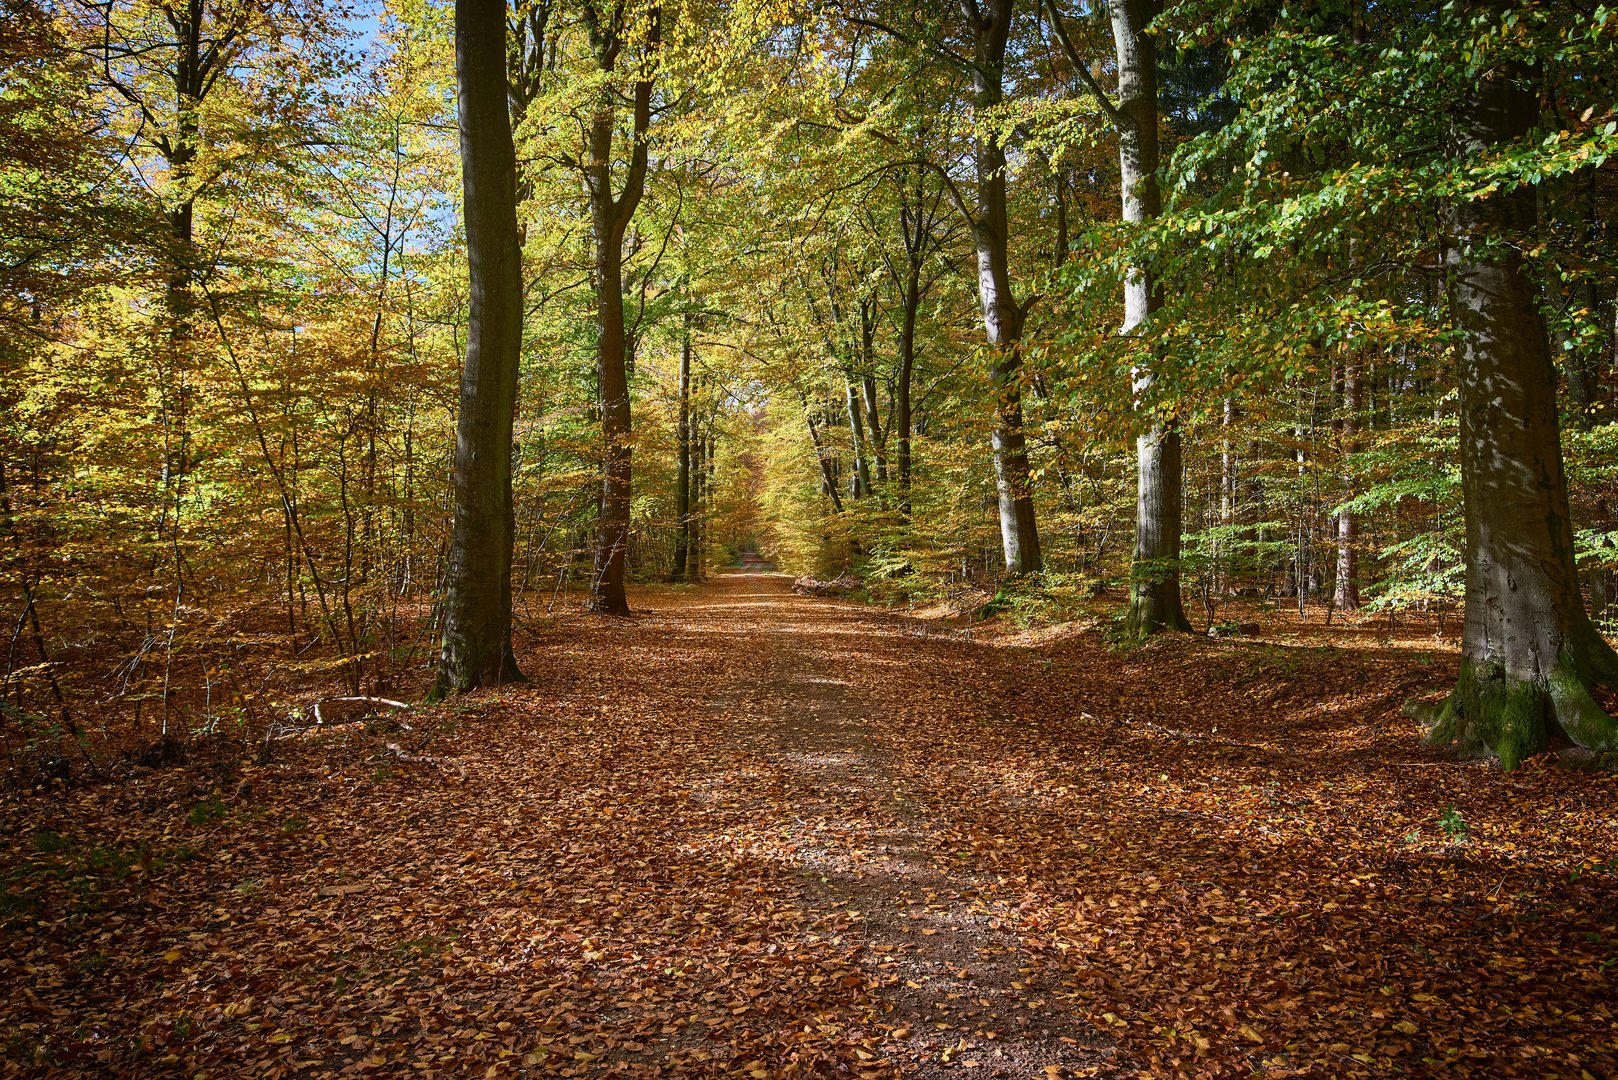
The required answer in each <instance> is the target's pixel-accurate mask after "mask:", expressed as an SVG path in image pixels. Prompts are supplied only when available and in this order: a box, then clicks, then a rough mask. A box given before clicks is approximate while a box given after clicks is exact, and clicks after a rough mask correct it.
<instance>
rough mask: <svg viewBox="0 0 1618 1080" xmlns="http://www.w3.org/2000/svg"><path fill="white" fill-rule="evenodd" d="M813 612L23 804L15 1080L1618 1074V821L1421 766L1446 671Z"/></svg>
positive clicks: (829, 605)
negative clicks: (1615, 988) (1417, 691)
mask: <svg viewBox="0 0 1618 1080" xmlns="http://www.w3.org/2000/svg"><path fill="white" fill-rule="evenodd" d="M787 585H788V581H787V579H785V578H781V577H778V576H771V575H760V574H734V575H720V576H717V577H716V578H715V580H714V582H713V583H712V584H709V585H705V586H701V587H698V588H695V589H693V588H690V587H658V588H651V589H646V590H634V591H633V592H632V595H633V596H634V597H635V600H636V602H637V607H640V608H641V609H642V614H640V615H638V616H636V617H635V618H634V619H633V620H632V621H628V622H609V621H602V620H600V619H593V618H591V617H589V616H583V615H573V616H569V617H566V618H561V619H557V620H555V621H554V622H551V623H546V624H541V626H540V627H539V628H538V629H537V630H536V631H535V632H534V633H533V635H532V636H531V637H526V638H524V639H522V644H521V648H520V657H521V660H522V663H523V665H524V668H525V669H526V670H531V671H534V672H536V673H543V674H536V678H535V681H534V682H533V683H532V684H529V685H523V686H517V687H513V688H510V689H506V690H501V691H498V692H491V693H488V694H485V695H480V696H478V697H477V698H476V699H473V700H471V701H468V702H467V703H466V704H452V705H449V706H436V707H428V708H422V709H417V710H412V711H410V712H409V713H407V714H406V715H407V716H408V718H409V722H410V724H411V725H412V728H413V730H412V731H410V732H406V733H396V734H393V735H391V736H384V735H375V734H373V735H366V734H365V733H364V731H363V726H362V725H352V726H350V727H349V728H347V729H346V730H334V731H333V732H332V733H331V734H329V735H327V736H325V737H324V738H322V739H319V740H310V739H303V740H294V741H291V742H289V743H287V744H284V745H283V746H280V747H277V748H276V751H275V753H274V754H273V756H271V757H270V758H269V760H268V761H266V762H264V763H262V764H251V765H245V766H241V765H239V766H236V767H233V768H229V769H226V770H225V771H224V772H222V773H216V772H213V771H211V770H200V769H199V770H186V771H176V770H165V771H157V772H153V773H151V774H149V775H147V776H145V777H142V778H140V779H138V780H135V781H132V782H130V783H128V784H126V785H124V786H122V787H120V788H119V789H117V790H116V791H115V792H112V793H108V792H107V791H106V790H105V789H90V790H87V791H84V792H81V793H78V794H76V795H75V796H73V797H72V798H70V799H68V800H66V801H65V802H61V803H56V802H33V803H30V804H27V806H26V807H25V808H18V807H15V806H13V807H8V808H7V809H6V811H5V814H6V821H5V826H6V831H7V833H8V834H10V835H32V836H33V837H35V845H34V846H35V851H34V853H33V854H32V855H31V856H30V861H31V862H32V864H33V865H32V867H31V868H30V869H29V870H28V871H27V873H26V876H23V877H21V880H22V881H23V882H25V883H26V884H27V885H28V886H29V887H30V888H32V889H37V890H39V893H38V895H37V900H38V903H39V904H40V907H39V908H38V910H37V912H36V913H35V914H34V915H33V916H32V917H24V918H23V919H22V921H21V922H20V923H19V922H17V921H15V920H16V919H17V915H16V914H15V913H14V914H13V916H12V917H13V920H14V921H13V923H12V924H11V925H10V926H9V927H8V929H7V931H6V934H7V944H8V948H7V954H8V960H7V961H6V964H5V966H4V968H3V969H0V978H3V982H4V995H3V1000H4V1001H5V1003H6V1004H5V1006H4V1013H3V1016H0V1023H3V1025H4V1028H5V1030H6V1031H7V1032H8V1033H9V1037H10V1039H11V1040H12V1044H11V1053H12V1055H13V1056H12V1058H11V1060H12V1062H13V1068H15V1067H16V1066H17V1064H18V1063H19V1062H20V1061H21V1060H22V1059H20V1058H18V1057H16V1056H15V1055H16V1054H17V1052H18V1051H19V1050H21V1049H23V1048H24V1047H26V1048H28V1049H30V1050H32V1051H34V1052H36V1053H37V1054H38V1055H39V1056H38V1057H36V1058H35V1060H36V1062H39V1063H41V1064H43V1063H45V1062H49V1063H51V1064H53V1065H54V1066H55V1068H56V1071H59V1072H61V1073H81V1074H82V1073H96V1072H102V1071H105V1072H108V1073H113V1072H116V1073H128V1074H133V1075H168V1074H174V1075H186V1076H233V1075H244V1074H252V1075H262V1076H275V1075H283V1074H284V1075H304V1076H323V1075H333V1076H336V1075H355V1074H362V1073H375V1074H377V1075H446V1076H475V1075H484V1074H485V1073H486V1072H487V1073H488V1074H489V1075H495V1076H501V1075H522V1074H525V1073H526V1074H531V1075H576V1076H586V1075H598V1074H599V1075H647V1076H655V1075H695V1076H708V1075H713V1076H729V1075H742V1076H746V1075H753V1076H760V1075H769V1076H799V1075H802V1076H819V1075H848V1076H873V1077H877V1076H898V1075H919V1076H938V1075H946V1074H953V1073H954V1072H955V1071H956V1070H960V1071H962V1074H963V1075H968V1076H971V1075H977V1076H999V1077H1011V1076H1016V1077H1023V1076H1029V1077H1057V1076H1096V1077H1101V1076H1133V1075H1140V1074H1142V1073H1145V1074H1150V1075H1171V1074H1172V1075H1197V1074H1204V1075H1247V1074H1257V1075H1273V1076H1304V1075H1309V1076H1320V1075H1331V1076H1355V1075H1388V1074H1419V1075H1437V1074H1443V1075H1453V1076H1474V1075H1475V1076H1499V1075H1506V1074H1521V1075H1536V1076H1544V1075H1558V1076H1562V1075H1566V1076H1580V1075H1592V1076H1606V1075H1611V1073H1612V1070H1613V1069H1614V1068H1615V1067H1618V1017H1615V1015H1614V1005H1613V998H1612V994H1611V989H1612V975H1611V972H1610V969H1611V968H1612V967H1613V966H1615V961H1618V951H1615V950H1618V932H1615V929H1614V920H1615V913H1618V876H1615V875H1614V873H1613V866H1612V856H1613V848H1612V835H1613V829H1614V827H1615V823H1614V821H1613V820H1612V816H1613V812H1614V805H1613V802H1612V799H1611V792H1612V787H1611V783H1610V780H1609V781H1606V782H1603V783H1601V784H1600V785H1598V786H1592V780H1591V778H1590V777H1589V776H1588V775H1584V774H1580V773H1576V772H1571V771H1569V770H1565V769H1557V768H1552V767H1528V768H1524V769H1521V770H1518V771H1517V772H1514V773H1509V774H1502V773H1500V772H1498V771H1497V770H1493V769H1491V768H1489V767H1488V766H1487V765H1486V764H1484V763H1482V762H1471V763H1461V762H1455V761H1452V760H1448V759H1447V758H1446V757H1444V756H1442V755H1440V754H1439V753H1437V752H1436V751H1432V750H1421V749H1418V748H1414V747H1413V746H1412V743H1413V739H1412V737H1411V729H1412V728H1413V727H1414V725H1413V724H1412V723H1411V722H1410V721H1408V720H1404V719H1402V718H1399V717H1397V714H1396V712H1394V713H1390V710H1389V702H1390V701H1397V700H1400V699H1402V697H1403V696H1404V695H1406V694H1408V693H1409V692H1410V690H1411V688H1412V687H1413V686H1419V685H1422V684H1424V683H1426V682H1428V681H1430V679H1431V677H1432V676H1431V674H1430V673H1429V672H1428V671H1426V670H1425V668H1424V661H1425V662H1430V663H1432V664H1434V665H1436V666H1438V667H1439V668H1440V669H1441V672H1440V673H1442V669H1451V670H1452V669H1453V668H1454V665H1455V655H1454V652H1453V650H1434V651H1431V652H1421V651H1417V650H1415V649H1411V648H1405V649H1399V648H1387V647H1379V646H1377V645H1376V644H1375V643H1374V642H1370V643H1367V644H1366V645H1364V646H1344V647H1329V646H1322V645H1313V646H1311V645H1308V644H1304V643H1297V644H1289V645H1276V644H1263V643H1255V642H1248V641H1217V642H1216V641H1209V640H1200V641H1199V640H1191V639H1186V640H1178V641H1165V642H1161V643H1158V644H1154V645H1151V646H1148V647H1146V648H1144V649H1142V650H1139V651H1137V652H1135V653H1131V654H1126V655H1122V656H1120V655H1117V654H1114V653H1110V652H1109V651H1108V650H1107V649H1106V648H1105V647H1102V646H1100V645H1098V643H1097V642H1096V640H1095V637H1094V634H1093V633H1087V634H1078V635H1075V636H1072V637H1067V638H1063V639H1061V640H1057V641H1054V642H1050V643H1046V644H1021V643H1018V640H1019V639H1018V638H1017V636H1015V635H1013V636H1012V637H1010V638H1008V639H1004V640H996V639H995V638H994V637H993V636H992V635H988V634H985V635H984V636H983V637H981V638H969V637H966V636H964V635H962V634H961V633H959V632H955V631H951V630H949V629H947V628H939V627H937V626H932V625H930V624H926V623H922V622H920V621H918V620H915V619H912V618H908V617H903V616H896V615H893V614H890V613H888V612H885V611H882V610H878V609H872V608H868V607H862V606H858V605H852V604H848V603H844V602H839V601H833V600H825V599H818V598H803V597H797V596H793V595H792V594H791V593H790V592H789V591H788V588H787ZM627 655H633V656H635V657H636V658H637V660H636V663H634V664H633V665H630V666H627V667H626V666H625V665H623V663H622V660H623V658H624V657H625V656H627ZM392 739H398V740H399V741H401V742H402V743H404V744H405V745H406V746H409V747H412V748H416V749H418V750H419V753H418V757H419V758H420V760H417V761H414V762H404V761H400V760H398V759H397V757H396V756H395V755H394V754H392V753H390V752H388V751H387V750H386V749H385V748H384V747H383V742H384V740H392ZM418 744H419V745H418ZM429 756H430V757H431V758H433V759H435V760H434V761H429V760H426V759H427V758H428V757H429ZM451 763H453V765H451ZM463 773H464V775H463ZM14 875H15V871H14ZM12 880H14V881H15V880H18V878H17V877H16V876H14V877H13V879H12ZM28 940H32V942H33V944H32V945H31V946H27V945H24V944H23V943H24V942H26V941H28ZM45 1071H50V1070H45Z"/></svg>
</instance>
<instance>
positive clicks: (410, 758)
mask: <svg viewBox="0 0 1618 1080" xmlns="http://www.w3.org/2000/svg"><path fill="white" fill-rule="evenodd" d="M382 745H383V746H385V747H387V748H388V749H389V750H391V751H393V754H394V756H395V757H397V758H398V759H399V760H400V761H404V762H409V763H410V764H412V765H431V766H433V767H434V768H436V769H438V770H439V771H440V772H445V771H448V770H449V769H452V768H453V769H454V770H455V771H456V774H457V775H458V776H459V777H460V779H462V780H465V779H466V766H465V765H463V764H462V763H461V762H459V761H457V760H455V759H454V758H441V757H433V756H432V755H431V754H410V753H406V752H405V751H404V750H403V749H402V748H401V747H400V746H399V744H398V743H391V742H390V743H383V744H382Z"/></svg>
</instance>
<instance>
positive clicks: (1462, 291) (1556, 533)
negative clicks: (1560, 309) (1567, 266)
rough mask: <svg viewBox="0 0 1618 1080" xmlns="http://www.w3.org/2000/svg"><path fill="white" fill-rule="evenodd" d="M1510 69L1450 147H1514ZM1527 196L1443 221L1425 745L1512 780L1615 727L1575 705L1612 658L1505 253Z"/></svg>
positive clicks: (1526, 209)
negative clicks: (1460, 569) (1554, 745)
mask: <svg viewBox="0 0 1618 1080" xmlns="http://www.w3.org/2000/svg"><path fill="white" fill-rule="evenodd" d="M1526 74H1527V73H1526V72H1523V71H1520V70H1518V71H1512V70H1505V71H1497V72H1496V73H1494V74H1491V75H1490V76H1489V77H1488V78H1486V79H1484V80H1483V81H1482V82H1481V83H1479V84H1478V86H1477V89H1476V91H1475V92H1474V96H1473V97H1472V98H1471V100H1469V101H1467V102H1464V103H1463V104H1462V105H1461V112H1460V120H1459V122H1458V132H1457V133H1458V135H1459V136H1460V138H1461V141H1462V143H1463V145H1464V146H1465V148H1466V149H1467V150H1469V151H1477V150H1481V149H1485V148H1489V147H1494V146H1499V145H1502V144H1507V143H1511V142H1513V141H1515V140H1517V139H1519V138H1521V137H1523V136H1524V135H1526V134H1527V133H1528V132H1529V131H1530V130H1531V129H1532V128H1533V126H1534V124H1535V122H1536V120H1537V115H1538V107H1539V106H1538V97H1537V95H1536V93H1535V91H1534V90H1533V89H1531V88H1530V86H1529V83H1528V79H1527V77H1526ZM1533 217H1534V199H1533V195H1532V193H1531V192H1530V191H1525V190H1518V191H1512V192H1507V193H1503V194H1501V193H1497V194H1494V195H1491V196H1488V197H1486V198H1483V199H1479V200H1477V201H1473V202H1468V203H1459V204H1455V205H1451V206H1450V207H1448V208H1447V210H1446V213H1445V218H1446V221H1445V224H1446V227H1447V228H1446V231H1447V233H1448V241H1449V244H1450V251H1449V262H1450V266H1451V269H1452V272H1453V286H1452V293H1451V298H1450V306H1451V311H1452V315H1453V318H1454V320H1455V323H1456V325H1457V327H1458V328H1459V329H1460V330H1461V331H1462V335H1463V337H1462V345H1461V348H1460V408H1461V417H1460V420H1461V482H1462V492H1463V497H1464V501H1465V506H1466V555H1467V558H1466V625H1465V629H1464V632H1463V635H1462V641H1461V654H1462V656H1461V675H1460V679H1459V681H1458V682H1457V684H1456V687H1455V690H1454V692H1453V693H1452V694H1451V695H1450V697H1449V700H1448V701H1447V702H1446V703H1445V705H1444V707H1443V709H1442V710H1441V711H1440V713H1439V714H1438V717H1437V722H1436V724H1435V726H1434V728H1433V730H1432V733H1431V737H1432V738H1433V739H1434V740H1435V741H1439V742H1452V741H1453V742H1458V743H1461V744H1462V745H1464V746H1467V747H1471V748H1477V749H1483V750H1486V751H1488V752H1490V753H1492V754H1494V755H1496V756H1497V757H1498V758H1499V759H1500V764H1501V766H1502V767H1504V768H1507V769H1510V768H1514V767H1515V766H1516V765H1517V764H1518V763H1520V762H1521V761H1522V760H1523V759H1524V758H1527V757H1529V756H1531V755H1533V754H1537V753H1539V752H1541V751H1543V750H1544V749H1545V748H1546V746H1547V744H1548V741H1549V739H1550V737H1551V736H1552V735H1553V734H1557V733H1562V734H1565V735H1566V736H1567V737H1568V738H1570V739H1572V740H1573V741H1574V742H1576V743H1578V744H1580V745H1582V746H1586V747H1590V748H1592V749H1596V750H1603V751H1610V750H1618V723H1615V721H1614V720H1613V718H1612V717H1611V716H1609V715H1608V714H1607V712H1606V710H1605V709H1603V708H1602V707H1601V705H1600V704H1599V703H1598V702H1597V701H1596V700H1595V698H1594V697H1593V696H1592V695H1591V693H1590V687H1591V686H1592V685H1595V684H1603V685H1606V686H1609V687H1618V655H1614V653H1613V650H1612V649H1611V648H1610V647H1609V646H1608V645H1607V644H1606V642H1605V641H1603V640H1602V639H1601V637H1600V635H1598V634H1597V633H1596V630H1595V627H1594V626H1593V625H1592V624H1591V622H1590V619H1589V617H1588V616H1587V615H1586V614H1585V611H1584V604H1583V601H1582V598H1581V597H1580V595H1579V588H1578V579H1577V577H1576V574H1575V571H1574V562H1573V528H1572V523H1571V522H1570V520H1569V517H1568V498H1567V481H1566V478H1565V475H1564V472H1563V467H1562V452H1561V441H1560V433H1559V431H1558V428H1557V414H1556V382H1555V373H1554V369H1553V367H1552V364H1551V357H1550V352H1549V349H1548V348H1547V347H1546V336H1545V327H1544V323H1543V321H1542V317H1541V315H1540V313H1539V309H1538V307H1537V305H1536V295H1535V289H1534V285H1533V282H1532V281H1530V280H1529V277H1528V275H1527V273H1526V272H1525V268H1524V265H1523V262H1522V257H1521V255H1520V254H1519V251H1520V247H1519V244H1520V241H1521V238H1522V235H1523V233H1524V232H1526V231H1527V230H1529V229H1531V228H1532V226H1533Z"/></svg>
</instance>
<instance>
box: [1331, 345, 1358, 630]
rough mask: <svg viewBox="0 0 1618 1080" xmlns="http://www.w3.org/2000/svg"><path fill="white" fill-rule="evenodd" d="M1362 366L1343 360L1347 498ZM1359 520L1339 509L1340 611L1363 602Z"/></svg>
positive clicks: (1342, 444)
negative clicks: (1358, 544)
mask: <svg viewBox="0 0 1618 1080" xmlns="http://www.w3.org/2000/svg"><path fill="white" fill-rule="evenodd" d="M1360 405H1361V401H1360V370H1359V365H1358V364H1356V363H1355V362H1354V361H1353V360H1345V361H1343V415H1342V419H1341V420H1340V421H1339V422H1338V435H1339V445H1340V447H1341V453H1342V455H1343V459H1344V460H1343V499H1344V500H1345V501H1346V500H1348V499H1350V498H1352V497H1353V495H1354V474H1353V470H1352V469H1351V468H1350V466H1349V462H1348V458H1349V456H1350V455H1351V454H1353V453H1354V451H1355V450H1357V449H1358V448H1359V447H1358V441H1357V440H1358V436H1359V414H1360ZM1358 539H1359V522H1358V521H1357V520H1356V518H1355V514H1354V511H1352V510H1348V509H1343V510H1339V511H1338V512H1337V587H1336V592H1335V594H1334V596H1333V599H1332V606H1333V607H1335V608H1336V609H1337V610H1338V611H1357V610H1359V606H1360V582H1359V551H1358V549H1357V547H1356V546H1355V545H1356V544H1357V543H1358Z"/></svg>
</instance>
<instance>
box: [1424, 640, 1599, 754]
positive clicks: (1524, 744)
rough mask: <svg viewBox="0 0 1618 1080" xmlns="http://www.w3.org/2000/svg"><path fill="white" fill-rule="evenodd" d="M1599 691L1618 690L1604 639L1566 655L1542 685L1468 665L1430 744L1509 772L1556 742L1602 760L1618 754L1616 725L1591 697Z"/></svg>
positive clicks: (1439, 716) (1484, 665) (1497, 668)
mask: <svg viewBox="0 0 1618 1080" xmlns="http://www.w3.org/2000/svg"><path fill="white" fill-rule="evenodd" d="M1599 685H1605V686H1609V687H1618V655H1615V654H1614V653H1613V651H1612V649H1611V648H1609V647H1608V646H1607V645H1606V643H1605V642H1603V641H1600V640H1599V639H1597V640H1596V641H1595V642H1593V643H1590V644H1586V645H1585V646H1583V647H1580V648H1566V649H1564V650H1563V651H1562V653H1561V654H1560V655H1559V656H1558V658H1557V663H1556V666H1555V667H1554V668H1552V670H1551V672H1550V673H1549V674H1548V675H1546V676H1543V677H1540V678H1529V679H1525V678H1512V677H1511V676H1510V675H1508V674H1507V672H1506V670H1505V668H1504V667H1503V666H1502V665H1500V664H1488V663H1480V662H1478V661H1474V660H1463V661H1462V662H1461V674H1460V678H1459V679H1457V680H1456V684H1455V689H1454V690H1453V691H1452V692H1451V693H1450V696H1449V698H1448V699H1447V700H1446V701H1445V702H1444V704H1443V706H1442V707H1441V708H1440V709H1439V710H1438V712H1437V715H1436V718H1435V720H1434V723H1433V727H1432V730H1431V731H1430V732H1429V733H1428V736H1427V739H1428V741H1429V742H1432V743H1436V744H1438V745H1453V746H1456V747H1458V748H1460V749H1462V750H1470V751H1476V752H1482V753H1487V754H1490V755H1492V756H1494V757H1496V758H1499V760H1500V767H1501V768H1502V769H1506V770H1508V771H1509V770H1511V769H1515V768H1516V767H1517V766H1518V765H1520V764H1521V763H1522V762H1523V761H1524V760H1526V759H1527V758H1530V757H1533V756H1534V755H1535V754H1542V753H1544V752H1545V750H1546V749H1547V748H1548V747H1549V746H1550V740H1551V738H1552V737H1553V736H1558V735H1560V736H1565V737H1566V738H1567V739H1569V740H1570V741H1572V742H1574V743H1576V744H1577V745H1579V746H1582V747H1585V748H1586V749H1589V750H1594V751H1596V752H1598V753H1606V752H1610V751H1614V750H1618V719H1615V718H1614V717H1612V716H1611V715H1609V714H1608V712H1607V710H1606V709H1604V708H1603V707H1602V706H1601V703H1600V702H1598V701H1596V699H1595V696H1594V695H1593V694H1591V692H1590V690H1591V688H1592V687H1594V686H1599Z"/></svg>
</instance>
